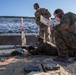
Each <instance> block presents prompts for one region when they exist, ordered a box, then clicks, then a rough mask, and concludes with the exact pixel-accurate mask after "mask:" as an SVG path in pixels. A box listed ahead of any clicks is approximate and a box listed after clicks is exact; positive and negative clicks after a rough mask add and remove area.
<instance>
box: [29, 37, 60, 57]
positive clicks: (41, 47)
mask: <svg viewBox="0 0 76 75" xmlns="http://www.w3.org/2000/svg"><path fill="white" fill-rule="evenodd" d="M28 52H29V53H31V54H32V55H40V54H41V55H52V56H57V55H58V51H57V48H56V46H53V45H52V44H50V43H49V44H48V43H46V42H45V43H44V42H43V39H42V38H39V39H38V45H37V47H36V48H35V47H33V46H29V47H28Z"/></svg>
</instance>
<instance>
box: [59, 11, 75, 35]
mask: <svg viewBox="0 0 76 75" xmlns="http://www.w3.org/2000/svg"><path fill="white" fill-rule="evenodd" d="M59 30H60V31H61V32H62V33H64V34H65V33H66V31H67V32H69V33H72V34H76V14H74V13H71V12H68V13H66V14H65V15H64V17H63V18H62V20H61V22H60V26H59Z"/></svg>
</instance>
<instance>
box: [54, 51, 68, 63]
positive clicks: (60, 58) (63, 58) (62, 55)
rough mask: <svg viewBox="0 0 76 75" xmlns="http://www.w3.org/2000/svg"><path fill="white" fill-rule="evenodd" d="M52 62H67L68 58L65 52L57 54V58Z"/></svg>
mask: <svg viewBox="0 0 76 75" xmlns="http://www.w3.org/2000/svg"><path fill="white" fill-rule="evenodd" d="M53 60H54V61H59V62H68V61H69V57H68V53H67V52H59V54H58V56H57V57H56V58H54V59H53Z"/></svg>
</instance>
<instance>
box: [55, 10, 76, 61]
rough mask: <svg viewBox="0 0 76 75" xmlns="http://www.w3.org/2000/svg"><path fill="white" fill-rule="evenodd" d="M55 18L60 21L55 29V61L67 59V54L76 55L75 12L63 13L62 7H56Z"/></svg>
mask: <svg viewBox="0 0 76 75" xmlns="http://www.w3.org/2000/svg"><path fill="white" fill-rule="evenodd" d="M54 16H55V19H56V20H57V21H59V22H60V24H59V25H58V26H57V28H56V30H55V43H56V46H57V48H58V57H57V58H54V60H55V61H63V62H65V61H68V60H69V57H68V54H69V53H70V54H71V53H72V54H74V53H75V55H76V14H74V13H71V12H68V13H66V14H64V12H63V10H62V9H56V10H55V12H54Z"/></svg>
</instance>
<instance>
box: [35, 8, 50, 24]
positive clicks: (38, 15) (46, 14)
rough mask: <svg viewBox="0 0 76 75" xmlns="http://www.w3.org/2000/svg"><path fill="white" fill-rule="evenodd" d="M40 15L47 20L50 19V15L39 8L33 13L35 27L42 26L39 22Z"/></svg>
mask: <svg viewBox="0 0 76 75" xmlns="http://www.w3.org/2000/svg"><path fill="white" fill-rule="evenodd" d="M40 15H42V16H44V17H45V18H47V19H49V18H50V17H51V14H50V12H49V11H48V10H47V9H45V8H40V9H39V10H38V11H36V12H35V20H36V24H37V25H42V23H41V22H40Z"/></svg>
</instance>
